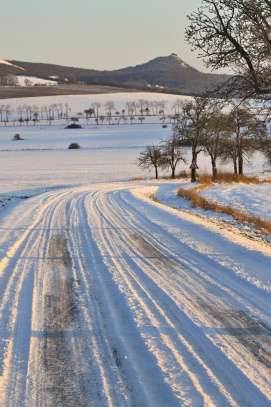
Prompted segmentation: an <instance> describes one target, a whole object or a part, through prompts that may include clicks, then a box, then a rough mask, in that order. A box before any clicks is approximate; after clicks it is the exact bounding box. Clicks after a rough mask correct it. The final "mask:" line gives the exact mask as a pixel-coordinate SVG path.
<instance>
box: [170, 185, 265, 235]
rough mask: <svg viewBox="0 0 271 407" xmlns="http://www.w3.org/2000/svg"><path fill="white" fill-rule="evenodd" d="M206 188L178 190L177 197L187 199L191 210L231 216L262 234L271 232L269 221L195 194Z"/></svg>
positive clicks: (199, 186)
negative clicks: (196, 209)
mask: <svg viewBox="0 0 271 407" xmlns="http://www.w3.org/2000/svg"><path fill="white" fill-rule="evenodd" d="M252 178H253V177H252ZM255 178H257V177H255ZM256 183H258V182H256ZM208 186H209V184H202V185H198V186H197V187H196V188H193V189H185V188H180V189H179V190H178V192H177V195H178V196H179V197H181V198H185V199H189V200H190V201H191V206H192V207H193V208H202V209H204V210H211V211H213V212H215V213H224V214H226V215H230V216H233V217H234V218H236V219H238V220H239V221H240V222H241V223H245V222H247V223H250V224H252V225H254V227H255V228H256V229H258V230H261V232H262V233H264V234H269V233H270V232H271V222H270V221H268V220H265V219H261V218H259V217H258V216H254V215H249V214H247V213H246V212H242V211H239V210H238V209H235V208H233V207H231V206H228V205H227V206H224V205H219V204H218V203H217V202H215V201H209V200H207V199H206V198H204V197H203V196H201V195H199V194H198V193H197V192H198V191H200V190H203V189H205V188H207V187H208Z"/></svg>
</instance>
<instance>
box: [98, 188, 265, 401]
mask: <svg viewBox="0 0 271 407" xmlns="http://www.w3.org/2000/svg"><path fill="white" fill-rule="evenodd" d="M115 196H116V194H115ZM109 202H110V205H108V208H106V205H107V202H103V204H102V205H101V204H100V206H101V207H100V218H101V219H104V221H103V222H102V224H101V228H102V230H104V231H107V234H108V235H109V237H105V235H106V232H104V240H105V243H104V244H103V245H104V246H105V247H110V246H111V248H112V249H111V256H112V257H114V258H115V259H120V258H123V257H125V256H124V253H123V252H122V251H123V250H124V248H125V249H126V250H129V244H128V242H129V236H128V234H127V233H126V231H127V230H129V226H124V225H123V224H124V223H125V222H126V221H124V219H125V210H124V207H123V205H121V210H119V209H117V210H116V213H115V211H114V205H113V199H112V196H110V198H108V203H109ZM129 209H130V211H128V213H127V215H128V216H127V219H129V220H128V221H127V223H131V218H133V213H131V212H132V211H131V208H129ZM120 214H121V216H120V221H121V223H120V224H117V222H116V219H117V217H118V216H119V215H120ZM106 216H107V217H108V218H110V216H111V218H110V220H109V219H106ZM137 218H138V216H137ZM106 222H107V226H105V224H106ZM140 226H141V223H140ZM148 226H149V229H150V230H151V231H152V228H151V226H150V224H149V225H148ZM131 227H132V229H136V224H134V225H133V226H132V225H130V228H131ZM116 230H118V231H120V230H121V236H120V235H119V236H117V233H115V234H114V233H113V231H116ZM109 231H110V232H109ZM144 232H145V234H146V235H147V236H149V233H148V231H147V230H145V231H144ZM123 234H125V236H124V237H123ZM145 234H144V237H145ZM118 240H121V241H122V243H119V247H120V248H121V249H120V250H121V251H120V252H118V247H117V245H116V244H115V242H116V241H118ZM130 240H131V238H130ZM131 244H132V241H131ZM150 246H151V245H149V243H148V242H147V245H146V247H148V248H149V247H150ZM155 250H157V249H154V251H155ZM114 253H115V255H114ZM150 253H151V251H150ZM145 254H146V253H145ZM141 255H142V251H141ZM136 256H137V257H140V253H139V254H138V253H134V254H133V255H132V256H131V257H133V258H134V257H136ZM166 257H167V254H166V253H164V254H163V253H162V254H160V258H161V259H162V258H166ZM175 257H176V255H175ZM130 261H131V259H130ZM163 261H164V260H163ZM119 268H120V270H125V272H124V273H123V274H122V278H125V277H126V274H128V273H127V271H128V272H129V271H130V270H135V266H134V265H132V266H129V264H125V263H124V264H123V265H122V266H120V267H119ZM166 269H167V265H166V267H165V265H164V267H163V270H164V271H166ZM186 271H189V270H186ZM184 277H185V276H184ZM133 278H134V277H133ZM154 279H155V276H154ZM195 282H196V280H194V283H195ZM202 282H203V280H202ZM205 284H206V281H205ZM171 286H172V282H171ZM196 286H197V287H199V285H198V283H197V284H196ZM191 288H193V287H192V286H191V287H190V290H191ZM137 290H138V289H137V288H135V289H131V292H132V293H133V294H132V296H133V297H134V296H135V293H136V292H137ZM147 292H148V293H149V292H150V289H149V288H148V289H147ZM155 295H156V296H157V293H156V294H155ZM205 295H206V292H205ZM142 298H144V296H142ZM195 298H196V299H197V295H196V296H195ZM216 300H217V299H216ZM205 302H206V299H205ZM218 302H220V305H221V300H218ZM150 314H152V312H150ZM243 322H244V321H243ZM246 328H247V327H246V326H245V327H244V330H245V329H246ZM267 335H268V332H267ZM194 342H195V341H194ZM192 343H193V341H192ZM199 349H200V347H199ZM212 352H213V353H214V354H215V355H216V356H215V358H218V360H219V357H218V356H219V352H218V350H217V349H215V348H214V349H213V350H212V351H211V352H209V354H211V353H212ZM196 353H197V352H196ZM222 359H223V358H222ZM222 361H223V360H222ZM224 361H226V360H224ZM229 366H230V363H228V368H229ZM217 369H218V371H219V368H218V367H217ZM232 373H233V372H232ZM237 373H238V372H235V375H236V374H237ZM266 374H268V372H267V371H266ZM242 376H243V375H242V374H239V379H238V380H240V379H242V378H243V385H244V387H243V388H244V389H246V387H247V386H246V381H247V378H246V377H245V376H243V377H242ZM222 379H223V378H222ZM229 379H230V374H228V378H227V380H229ZM229 382H230V380H229ZM247 384H249V381H248V383H247ZM232 386H233V388H235V393H236V394H235V397H236V398H237V399H239V401H240V400H242V402H243V403H244V399H246V400H247V405H249V403H250V401H251V397H253V395H252V393H253V392H255V391H256V389H254V390H253V392H252V393H251V394H250V396H247V395H246V393H247V390H244V392H243V394H242V395H241V396H240V387H238V388H236V386H235V384H234V383H232ZM227 387H229V384H228V386H227ZM260 399H261V393H260V392H258V395H257V396H256V398H255V402H256V400H257V405H259V403H263V404H262V405H265V402H266V399H265V397H263V398H262V401H260Z"/></svg>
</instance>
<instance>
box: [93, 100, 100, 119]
mask: <svg viewBox="0 0 271 407" xmlns="http://www.w3.org/2000/svg"><path fill="white" fill-rule="evenodd" d="M91 107H92V109H94V112H95V117H96V119H98V117H99V109H100V108H101V103H100V102H93V103H91Z"/></svg>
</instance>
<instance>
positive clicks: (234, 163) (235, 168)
mask: <svg viewBox="0 0 271 407" xmlns="http://www.w3.org/2000/svg"><path fill="white" fill-rule="evenodd" d="M233 166H234V174H238V171H237V159H236V158H234V159H233Z"/></svg>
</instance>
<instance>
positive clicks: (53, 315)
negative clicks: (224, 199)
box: [0, 183, 271, 407]
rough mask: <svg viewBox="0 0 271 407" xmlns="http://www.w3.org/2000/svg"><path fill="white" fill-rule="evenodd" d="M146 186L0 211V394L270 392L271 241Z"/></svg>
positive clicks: (230, 399)
mask: <svg viewBox="0 0 271 407" xmlns="http://www.w3.org/2000/svg"><path fill="white" fill-rule="evenodd" d="M150 192H154V191H152V189H151V188H150ZM147 193H148V191H147V190H144V189H142V185H140V183H110V184H101V185H98V184H96V185H93V186H89V187H75V188H73V189H68V188H67V189H61V190H54V191H51V192H47V193H45V194H42V195H39V196H36V197H34V198H31V199H27V200H25V201H23V202H21V203H20V204H16V205H10V207H8V208H6V209H5V211H4V212H3V213H2V215H1V234H0V255H1V257H0V258H1V261H0V294H1V298H2V300H1V303H0V321H1V326H0V357H1V360H0V362H1V365H0V405H1V406H3V407H8V406H12V407H19V406H20V407H21V406H24V407H40V406H46V407H49V406H50V407H55V406H61V407H64V406H65V407H66V406H69V407H75V406H76V407H78V406H79V407H80V406H85V407H89V406H95V407H97V406H99V407H100V406H102V407H106V406H112V407H122V406H130V407H132V406H133V407H136V406H137V407H166V406H168V407H175V406H191V407H202V406H221V407H225V406H236V407H237V406H242V407H246V406H255V407H256V406H257V407H261V406H270V405H271V315H270V305H271V284H270V281H271V276H270V269H271V268H270V263H271V249H270V248H268V247H267V246H266V245H261V243H260V242H252V241H251V240H249V239H247V238H246V237H244V236H241V235H238V234H237V233H236V234H235V233H234V231H233V230H232V229H231V230H229V231H228V230H226V229H224V228H222V226H221V227H219V225H214V224H213V223H209V222H208V220H203V219H201V218H199V217H197V216H196V215H192V214H188V213H184V212H181V211H177V210H174V209H172V208H169V207H166V206H164V205H161V204H159V203H157V202H154V201H152V200H150V199H149V198H148V197H147Z"/></svg>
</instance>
